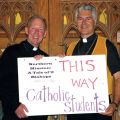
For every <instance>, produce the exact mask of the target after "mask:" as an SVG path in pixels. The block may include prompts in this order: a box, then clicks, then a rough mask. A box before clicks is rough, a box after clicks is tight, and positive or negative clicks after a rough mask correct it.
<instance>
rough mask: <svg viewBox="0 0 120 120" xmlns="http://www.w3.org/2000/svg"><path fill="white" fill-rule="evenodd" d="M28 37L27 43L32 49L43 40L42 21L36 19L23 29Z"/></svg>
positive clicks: (44, 33)
mask: <svg viewBox="0 0 120 120" xmlns="http://www.w3.org/2000/svg"><path fill="white" fill-rule="evenodd" d="M25 32H26V34H27V35H28V42H29V43H30V44H31V45H33V46H34V47H38V46H39V44H40V43H41V41H42V40H43V38H44V37H45V36H46V29H45V25H44V23H43V21H42V20H40V19H38V18H36V19H34V20H32V22H31V24H30V25H29V26H28V27H26V28H25Z"/></svg>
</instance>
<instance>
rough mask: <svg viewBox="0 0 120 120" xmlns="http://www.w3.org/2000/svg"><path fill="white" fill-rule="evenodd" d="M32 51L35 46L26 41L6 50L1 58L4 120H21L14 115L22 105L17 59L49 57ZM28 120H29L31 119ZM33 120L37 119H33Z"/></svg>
mask: <svg viewBox="0 0 120 120" xmlns="http://www.w3.org/2000/svg"><path fill="white" fill-rule="evenodd" d="M32 49H33V46H32V45H31V44H29V43H28V42H27V40H26V41H23V42H21V43H20V44H16V45H13V46H9V47H8V48H6V49H5V51H4V53H3V54H2V56H1V58H0V97H1V100H2V106H3V113H4V120H19V119H18V118H17V117H16V115H15V113H14V112H15V110H16V108H17V107H18V106H19V104H20V103H19V92H18V70H17V58H18V57H34V56H35V55H38V54H41V55H44V56H48V54H47V53H45V52H43V51H42V50H40V49H38V50H37V51H33V50H32ZM30 118H31V117H30ZM37 118H39V119H40V120H47V117H46V116H44V117H37ZM26 120H29V117H28V118H27V119H26ZM30 120H32V119H30ZM33 120H37V119H35V117H33Z"/></svg>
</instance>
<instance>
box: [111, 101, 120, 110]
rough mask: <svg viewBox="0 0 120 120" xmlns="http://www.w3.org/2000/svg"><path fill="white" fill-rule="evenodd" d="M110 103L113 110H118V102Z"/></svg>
mask: <svg viewBox="0 0 120 120" xmlns="http://www.w3.org/2000/svg"><path fill="white" fill-rule="evenodd" d="M110 105H111V106H112V107H113V109H114V110H115V111H117V110H118V104H117V103H115V102H112V103H111V104H110Z"/></svg>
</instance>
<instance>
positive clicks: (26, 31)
mask: <svg viewBox="0 0 120 120" xmlns="http://www.w3.org/2000/svg"><path fill="white" fill-rule="evenodd" d="M25 33H26V34H27V35H28V27H25Z"/></svg>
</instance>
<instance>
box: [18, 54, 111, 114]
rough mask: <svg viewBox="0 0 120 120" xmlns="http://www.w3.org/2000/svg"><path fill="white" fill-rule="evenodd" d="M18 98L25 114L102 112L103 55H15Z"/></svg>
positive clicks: (104, 97) (105, 104)
mask: <svg viewBox="0 0 120 120" xmlns="http://www.w3.org/2000/svg"><path fill="white" fill-rule="evenodd" d="M18 74H19V101H20V102H21V103H23V104H25V105H26V107H27V108H28V110H29V113H28V115H29V116H32V115H54V114H71V113H72V114H75V113H98V112H104V111H105V109H106V107H108V104H109V100H108V87H107V72H106V57H105V56H104V55H86V56H66V57H63V58H62V57H43V58H42V59H40V60H35V58H18Z"/></svg>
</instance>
